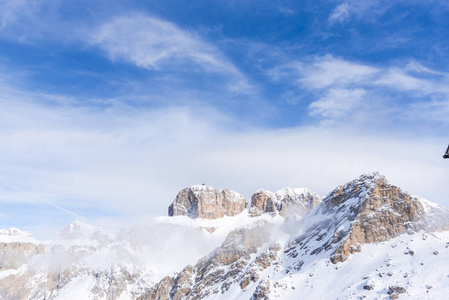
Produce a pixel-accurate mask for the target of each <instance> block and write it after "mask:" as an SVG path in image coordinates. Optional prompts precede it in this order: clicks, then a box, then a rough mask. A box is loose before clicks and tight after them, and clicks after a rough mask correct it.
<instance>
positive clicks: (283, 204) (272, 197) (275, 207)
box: [249, 188, 321, 217]
mask: <svg viewBox="0 0 449 300" xmlns="http://www.w3.org/2000/svg"><path fill="white" fill-rule="evenodd" d="M320 203H321V198H320V196H318V195H317V194H315V193H313V192H312V191H310V190H309V189H306V188H296V189H293V188H285V189H282V190H279V191H277V192H276V193H273V192H270V191H267V190H263V189H261V190H258V191H257V192H256V193H254V194H253V195H252V197H251V207H250V210H249V212H250V216H253V217H255V216H260V215H261V214H263V213H270V214H272V215H276V214H279V215H281V216H283V217H285V216H288V215H291V214H297V215H299V216H304V215H305V214H306V213H307V212H308V211H310V210H311V209H312V208H314V207H316V206H318V205H319V204H320Z"/></svg>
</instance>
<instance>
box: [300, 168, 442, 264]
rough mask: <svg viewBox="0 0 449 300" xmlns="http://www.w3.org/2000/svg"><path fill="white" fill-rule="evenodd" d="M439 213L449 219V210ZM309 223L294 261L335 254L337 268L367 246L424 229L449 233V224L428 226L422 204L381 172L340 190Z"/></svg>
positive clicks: (319, 208) (348, 184) (326, 198)
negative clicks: (326, 253)
mask: <svg viewBox="0 0 449 300" xmlns="http://www.w3.org/2000/svg"><path fill="white" fill-rule="evenodd" d="M433 212H434V216H433V218H435V217H438V216H439V218H440V219H441V220H446V219H447V210H446V209H443V208H441V209H435V210H433ZM307 222H308V223H306V224H302V225H303V226H304V227H305V229H304V230H303V231H302V232H303V233H302V234H301V235H300V236H298V238H296V239H295V240H294V241H293V242H292V243H291V249H293V248H295V250H294V251H293V253H294V254H293V256H295V255H299V253H302V255H306V254H319V253H321V252H323V251H331V256H330V257H331V261H332V262H333V263H337V262H341V261H345V260H346V259H347V258H348V256H349V255H350V254H353V253H355V252H357V251H360V249H361V245H363V244H366V243H378V242H384V241H387V240H390V239H392V238H395V237H397V236H399V235H401V234H404V233H414V232H418V231H420V230H442V229H447V228H449V226H447V222H446V223H444V222H440V223H437V224H435V223H434V222H433V223H432V227H430V226H428V224H429V219H428V215H427V213H426V209H425V207H424V206H423V203H422V202H421V201H420V199H419V198H417V197H413V196H411V195H409V194H408V193H407V192H404V191H402V190H401V189H400V188H398V187H396V186H394V185H391V184H390V183H389V182H388V181H387V180H386V179H385V177H384V176H382V175H380V174H379V173H377V172H375V173H370V174H364V175H362V176H360V177H359V178H358V179H355V180H353V181H351V182H348V183H346V184H344V185H342V186H339V187H337V188H336V189H335V190H333V191H332V192H331V193H330V194H329V195H327V196H326V197H325V198H324V199H323V203H322V204H321V205H320V206H319V207H318V209H317V210H316V211H315V213H314V215H313V216H312V217H311V218H309V219H308V220H307ZM438 226H439V228H438ZM443 227H444V228H443Z"/></svg>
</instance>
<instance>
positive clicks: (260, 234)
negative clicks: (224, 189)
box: [138, 222, 281, 300]
mask: <svg viewBox="0 0 449 300" xmlns="http://www.w3.org/2000/svg"><path fill="white" fill-rule="evenodd" d="M271 230H272V225H270V224H267V223H264V222H262V223H260V224H258V225H256V226H254V227H252V228H243V229H239V230H236V231H233V232H231V233H230V234H229V235H228V237H227V238H226V240H225V241H224V243H223V244H222V246H221V247H220V248H218V249H217V250H215V251H214V252H212V253H211V254H209V255H208V256H206V257H204V258H203V259H201V260H200V261H199V262H198V263H197V264H196V265H195V266H188V267H186V268H185V269H184V270H182V271H181V272H180V273H178V274H177V275H176V276H174V277H166V278H164V279H163V280H162V281H160V282H159V283H157V284H156V285H155V286H154V287H153V288H152V289H150V290H149V291H148V292H147V293H145V294H144V295H142V296H141V297H139V298H138V299H139V300H150V299H151V300H153V299H160V300H166V299H170V300H178V299H186V300H189V299H203V298H206V297H208V296H211V295H214V294H219V293H221V294H223V293H225V292H226V291H228V290H229V288H230V287H231V286H232V285H234V284H235V285H239V286H240V288H241V289H246V288H248V286H249V285H251V284H252V283H254V282H257V281H258V280H259V275H260V273H261V272H262V271H263V270H265V269H266V268H268V267H270V266H271V265H272V264H274V263H275V261H276V260H277V254H278V252H279V250H280V249H281V246H280V245H279V244H273V245H271V246H268V247H267V248H266V250H265V251H260V249H261V247H262V246H263V245H264V244H265V243H267V242H268V241H269V240H270V238H271ZM256 253H258V254H257V255H256V256H255V257H254V255H255V254H256ZM259 286H260V287H259ZM259 286H256V287H257V289H256V291H255V293H254V295H253V297H255V298H254V299H266V298H264V295H266V293H267V288H268V291H269V283H268V285H267V283H264V284H260V285H259ZM256 287H253V288H256Z"/></svg>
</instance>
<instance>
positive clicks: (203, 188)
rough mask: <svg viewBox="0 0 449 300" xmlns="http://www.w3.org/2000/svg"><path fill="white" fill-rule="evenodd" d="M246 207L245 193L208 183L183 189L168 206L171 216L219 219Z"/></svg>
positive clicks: (239, 211)
mask: <svg viewBox="0 0 449 300" xmlns="http://www.w3.org/2000/svg"><path fill="white" fill-rule="evenodd" d="M245 207H246V200H245V197H243V195H241V194H239V193H237V192H234V191H231V190H227V189H223V190H219V189H215V188H213V187H211V186H207V185H194V186H191V187H189V188H185V189H183V190H181V191H180V192H179V193H178V195H177V196H176V199H175V200H174V201H173V203H172V204H171V205H170V207H169V208H168V215H169V216H188V217H190V218H203V219H217V218H221V217H223V216H235V215H237V214H239V213H241V212H242V211H243V210H244V209H245Z"/></svg>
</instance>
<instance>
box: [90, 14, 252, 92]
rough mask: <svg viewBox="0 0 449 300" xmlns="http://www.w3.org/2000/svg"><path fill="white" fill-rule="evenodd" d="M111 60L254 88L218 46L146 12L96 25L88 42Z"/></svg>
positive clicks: (244, 89)
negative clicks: (208, 76) (213, 77)
mask: <svg viewBox="0 0 449 300" xmlns="http://www.w3.org/2000/svg"><path fill="white" fill-rule="evenodd" d="M88 42H89V43H91V44H92V45H95V46H98V47H99V48H100V49H102V50H103V51H104V52H105V53H106V54H107V56H108V57H109V58H110V59H111V60H115V61H117V60H121V61H125V62H128V63H131V64H134V65H136V66H138V67H141V68H146V69H149V70H161V71H167V70H168V71H178V72H183V73H192V72H193V73H212V74H217V75H221V76H224V77H225V78H228V79H229V80H228V87H229V91H231V92H236V93H242V94H252V93H254V92H255V87H254V86H252V85H251V84H250V83H249V81H248V80H247V78H246V77H245V76H244V75H243V74H242V73H241V72H240V71H239V70H238V69H237V68H236V67H235V66H234V64H233V63H232V62H231V61H230V60H229V59H228V58H227V57H226V55H225V54H223V53H222V52H221V51H220V49H219V48H217V47H216V46H215V45H213V44H212V43H209V42H207V41H205V40H204V39H203V38H202V37H201V36H199V35H198V34H197V33H196V32H194V31H192V30H190V31H189V30H184V29H181V28H179V27H178V26H176V25H175V24H173V23H171V22H168V21H165V20H162V19H159V18H156V17H150V16H148V15H144V14H139V13H133V14H129V15H126V16H120V17H116V18H113V19H112V20H111V21H109V22H106V23H104V24H102V25H101V26H99V27H98V30H96V31H95V33H94V34H92V35H91V36H90V39H89V41H88Z"/></svg>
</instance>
